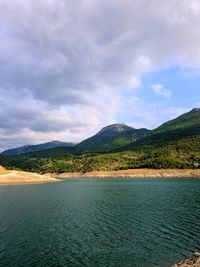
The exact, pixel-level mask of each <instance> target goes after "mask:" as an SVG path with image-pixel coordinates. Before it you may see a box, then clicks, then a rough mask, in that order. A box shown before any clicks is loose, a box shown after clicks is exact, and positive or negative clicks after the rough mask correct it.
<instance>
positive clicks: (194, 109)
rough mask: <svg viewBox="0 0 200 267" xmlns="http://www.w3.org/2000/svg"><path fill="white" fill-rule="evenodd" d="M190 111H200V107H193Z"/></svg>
mask: <svg viewBox="0 0 200 267" xmlns="http://www.w3.org/2000/svg"><path fill="white" fill-rule="evenodd" d="M190 112H191V113H195V112H200V108H193V109H192V110H191V111H190Z"/></svg>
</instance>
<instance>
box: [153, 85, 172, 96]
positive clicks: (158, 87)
mask: <svg viewBox="0 0 200 267" xmlns="http://www.w3.org/2000/svg"><path fill="white" fill-rule="evenodd" d="M151 87H152V89H153V90H154V92H155V93H156V94H157V95H160V96H163V97H166V98H170V97H171V95H172V92H171V91H169V90H167V89H165V88H164V87H163V85H162V84H160V83H157V84H153V85H152V86H151Z"/></svg>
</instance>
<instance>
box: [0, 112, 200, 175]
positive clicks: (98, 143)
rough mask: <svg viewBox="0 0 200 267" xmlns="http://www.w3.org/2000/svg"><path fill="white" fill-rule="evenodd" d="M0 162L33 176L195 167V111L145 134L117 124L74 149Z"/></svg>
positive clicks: (198, 150) (198, 133) (198, 154)
mask: <svg viewBox="0 0 200 267" xmlns="http://www.w3.org/2000/svg"><path fill="white" fill-rule="evenodd" d="M23 152H24V148H23ZM0 164H1V165H2V166H5V167H8V168H18V169H21V170H25V171H34V172H38V173H65V172H81V173H85V172H88V171H118V170H127V169H140V168H141V169H144V168H145V169H148V168H151V169H176V168H178V169H200V109H199V108H195V109H192V110H191V111H189V112H187V113H184V114H182V115H180V116H178V117H177V118H175V119H173V120H170V121H168V122H166V123H164V124H162V125H161V126H159V127H157V128H156V129H154V130H151V131H150V130H147V129H134V128H132V127H130V126H127V125H125V124H119V123H117V124H112V125H108V126H106V127H104V128H102V129H101V130H100V131H99V132H98V133H96V134H95V135H94V136H92V137H90V138H87V139H85V140H83V141H82V142H81V143H79V144H77V145H74V146H70V147H63V146H62V147H54V148H48V149H45V150H40V151H35V152H28V153H23V154H18V155H15V154H13V155H11V156H10V155H9V156H8V155H5V154H4V155H0Z"/></svg>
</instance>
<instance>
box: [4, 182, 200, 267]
mask: <svg viewBox="0 0 200 267" xmlns="http://www.w3.org/2000/svg"><path fill="white" fill-rule="evenodd" d="M199 249H200V180H194V179H185V180H184V179H183V180H178V179H73V180H72V179H70V180H67V181H65V182H61V183H55V184H43V185H23V186H21V185H20V186H0V266H5V267H9V266H12V267H15V266H16V267H21V266H26V267H27V266H28V267H51V266H53V267H59V266H94V267H96V266H115V267H117V266H137V267H140V266H144V267H151V266H168V265H169V264H170V263H172V262H174V261H175V262H176V261H177V260H181V259H183V258H185V257H188V256H190V255H191V254H192V252H193V251H196V250H199Z"/></svg>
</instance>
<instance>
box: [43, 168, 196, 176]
mask: <svg viewBox="0 0 200 267" xmlns="http://www.w3.org/2000/svg"><path fill="white" fill-rule="evenodd" d="M46 175H48V176H50V177H54V178H200V169H195V170H194V169H131V170H120V171H92V172H86V173H80V172H66V173H60V174H56V173H48V174H46Z"/></svg>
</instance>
